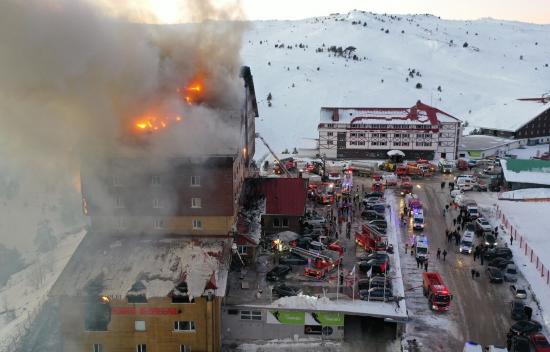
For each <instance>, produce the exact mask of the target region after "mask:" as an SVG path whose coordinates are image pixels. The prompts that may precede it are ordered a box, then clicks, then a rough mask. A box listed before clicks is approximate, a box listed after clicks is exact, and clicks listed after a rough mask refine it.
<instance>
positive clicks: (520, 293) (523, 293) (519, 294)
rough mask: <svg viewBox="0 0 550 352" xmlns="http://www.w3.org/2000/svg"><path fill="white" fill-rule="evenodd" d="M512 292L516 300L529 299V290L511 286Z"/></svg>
mask: <svg viewBox="0 0 550 352" xmlns="http://www.w3.org/2000/svg"><path fill="white" fill-rule="evenodd" d="M510 291H512V294H513V295H514V297H515V298H520V299H525V298H527V290H526V289H525V288H523V287H521V286H517V285H510Z"/></svg>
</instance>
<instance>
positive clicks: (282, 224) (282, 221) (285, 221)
mask: <svg viewBox="0 0 550 352" xmlns="http://www.w3.org/2000/svg"><path fill="white" fill-rule="evenodd" d="M285 223H286V225H285ZM281 227H283V228H285V227H288V218H282V219H281Z"/></svg>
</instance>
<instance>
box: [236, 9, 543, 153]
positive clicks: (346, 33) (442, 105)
mask: <svg viewBox="0 0 550 352" xmlns="http://www.w3.org/2000/svg"><path fill="white" fill-rule="evenodd" d="M331 46H335V47H336V49H337V48H338V47H341V48H342V49H341V50H342V51H344V53H343V54H344V56H338V53H334V52H332V51H329V48H330V47H331ZM348 47H354V48H355V50H353V51H352V52H351V53H350V54H349V55H348V52H345V49H346V48H348ZM321 50H322V51H321ZM337 51H338V50H337ZM354 55H355V56H356V57H355V60H354ZM242 58H243V62H244V64H246V65H248V66H250V67H251V68H252V74H253V75H254V83H255V88H256V95H257V98H258V103H259V108H260V118H259V120H258V121H257V130H258V131H259V132H260V133H262V134H263V135H264V137H265V138H266V139H267V140H268V142H269V143H270V144H271V145H272V147H273V148H274V149H275V150H278V151H280V150H283V149H285V148H288V149H290V150H291V148H293V147H294V146H299V145H300V144H301V143H302V139H303V138H307V137H310V138H315V137H317V124H318V121H319V110H320V107H321V106H380V107H384V106H386V107H410V106H412V105H414V104H415V103H416V101H417V100H419V99H420V100H422V101H423V102H425V103H427V104H432V105H433V106H436V107H437V108H439V109H441V110H443V111H445V112H448V113H449V114H451V115H454V116H456V117H458V118H461V119H463V120H465V121H468V122H469V124H470V126H475V122H476V121H473V119H474V118H473V117H474V116H475V113H476V112H477V111H481V110H482V109H483V108H486V107H487V106H490V105H494V104H500V105H502V104H503V103H506V102H508V101H510V100H513V99H516V98H522V97H540V96H541V95H542V94H543V93H546V92H548V91H550V67H548V66H549V65H550V25H535V24H528V23H519V22H509V21H500V20H494V19H482V20H477V21H450V20H443V19H440V18H438V17H435V16H431V15H408V16H395V15H378V14H372V13H367V12H361V11H353V12H350V13H348V14H342V15H330V16H326V17H317V18H311V19H306V20H301V21H260V22H252V23H251V25H250V28H249V29H248V31H247V32H246V34H245V38H244V43H243V49H242ZM412 70H414V73H411V71H412ZM418 83H420V84H421V85H422V88H416V87H417V84H418ZM439 87H440V89H438V88H439ZM269 93H271V94H272V97H273V99H272V106H271V107H269V106H268V101H267V99H266V98H267V96H268V94H269ZM262 147H263V146H258V149H259V150H258V152H257V154H256V158H261V157H262V154H263V152H264V151H265V149H264V148H262Z"/></svg>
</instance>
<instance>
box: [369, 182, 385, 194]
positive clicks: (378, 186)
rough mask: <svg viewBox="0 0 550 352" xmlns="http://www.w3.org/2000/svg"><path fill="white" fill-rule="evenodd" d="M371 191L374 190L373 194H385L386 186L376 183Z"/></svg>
mask: <svg viewBox="0 0 550 352" xmlns="http://www.w3.org/2000/svg"><path fill="white" fill-rule="evenodd" d="M371 190H372V192H380V193H383V192H384V185H383V184H382V182H380V181H376V182H374V183H373V184H372V186H371Z"/></svg>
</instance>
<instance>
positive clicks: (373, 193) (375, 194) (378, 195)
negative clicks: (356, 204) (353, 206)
mask: <svg viewBox="0 0 550 352" xmlns="http://www.w3.org/2000/svg"><path fill="white" fill-rule="evenodd" d="M372 197H376V198H381V199H383V198H384V193H381V192H371V193H367V194H365V198H372Z"/></svg>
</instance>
